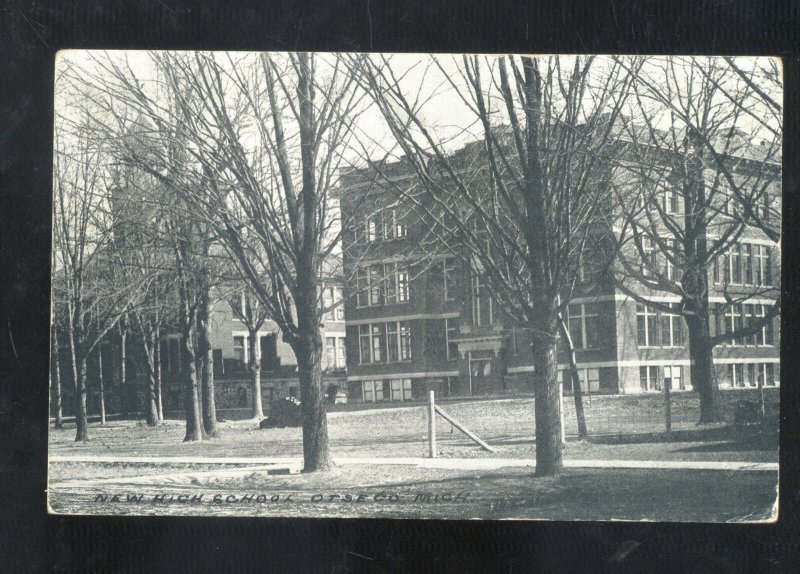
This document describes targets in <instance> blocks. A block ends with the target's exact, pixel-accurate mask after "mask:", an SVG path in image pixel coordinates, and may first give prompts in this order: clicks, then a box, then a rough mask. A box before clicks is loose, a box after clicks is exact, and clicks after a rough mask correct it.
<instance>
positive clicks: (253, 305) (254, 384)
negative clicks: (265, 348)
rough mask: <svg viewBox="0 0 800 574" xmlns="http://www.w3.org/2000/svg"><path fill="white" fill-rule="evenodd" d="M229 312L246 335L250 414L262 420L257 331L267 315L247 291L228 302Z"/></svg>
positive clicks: (255, 418) (259, 346)
mask: <svg viewBox="0 0 800 574" xmlns="http://www.w3.org/2000/svg"><path fill="white" fill-rule="evenodd" d="M230 306H231V311H232V312H233V315H234V316H235V317H237V318H238V319H239V320H240V321H241V322H242V323H244V325H245V327H247V335H248V370H249V371H250V393H251V394H252V395H253V402H252V413H253V419H254V420H261V419H263V418H264V408H263V406H262V404H261V403H262V401H261V345H260V344H259V339H258V331H259V329H261V327H262V326H263V325H264V321H266V320H267V318H268V317H269V315H268V314H267V312H266V309H264V307H262V306H261V304H260V303H259V302H258V299H256V298H255V297H253V295H252V293H250V292H249V291H247V290H244V291H240V292H239V293H238V294H236V295H235V296H234V297H233V298H232V299H231V300H230Z"/></svg>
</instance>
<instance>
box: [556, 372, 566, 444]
mask: <svg viewBox="0 0 800 574" xmlns="http://www.w3.org/2000/svg"><path fill="white" fill-rule="evenodd" d="M558 411H559V413H558V417H559V418H560V419H561V444H566V442H567V426H566V425H565V424H564V378H563V377H562V378H560V379H559V382H558Z"/></svg>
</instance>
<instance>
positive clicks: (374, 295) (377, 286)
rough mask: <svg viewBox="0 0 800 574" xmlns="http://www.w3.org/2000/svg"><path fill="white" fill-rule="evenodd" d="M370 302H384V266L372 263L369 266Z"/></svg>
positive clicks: (380, 303)
mask: <svg viewBox="0 0 800 574" xmlns="http://www.w3.org/2000/svg"><path fill="white" fill-rule="evenodd" d="M369 304H370V305H373V306H374V305H382V304H383V266H382V265H370V267H369Z"/></svg>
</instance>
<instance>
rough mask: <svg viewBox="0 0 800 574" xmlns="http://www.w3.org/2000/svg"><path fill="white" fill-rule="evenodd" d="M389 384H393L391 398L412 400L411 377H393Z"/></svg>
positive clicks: (394, 399)
mask: <svg viewBox="0 0 800 574" xmlns="http://www.w3.org/2000/svg"><path fill="white" fill-rule="evenodd" d="M389 384H390V386H391V400H393V401H410V400H411V398H412V397H411V379H392V380H391V381H390V383H389Z"/></svg>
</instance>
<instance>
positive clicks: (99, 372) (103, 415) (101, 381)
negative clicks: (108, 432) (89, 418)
mask: <svg viewBox="0 0 800 574" xmlns="http://www.w3.org/2000/svg"><path fill="white" fill-rule="evenodd" d="M97 384H98V387H99V392H100V424H101V425H104V424H106V389H105V381H104V379H103V347H102V346H101V345H100V344H98V345H97Z"/></svg>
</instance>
